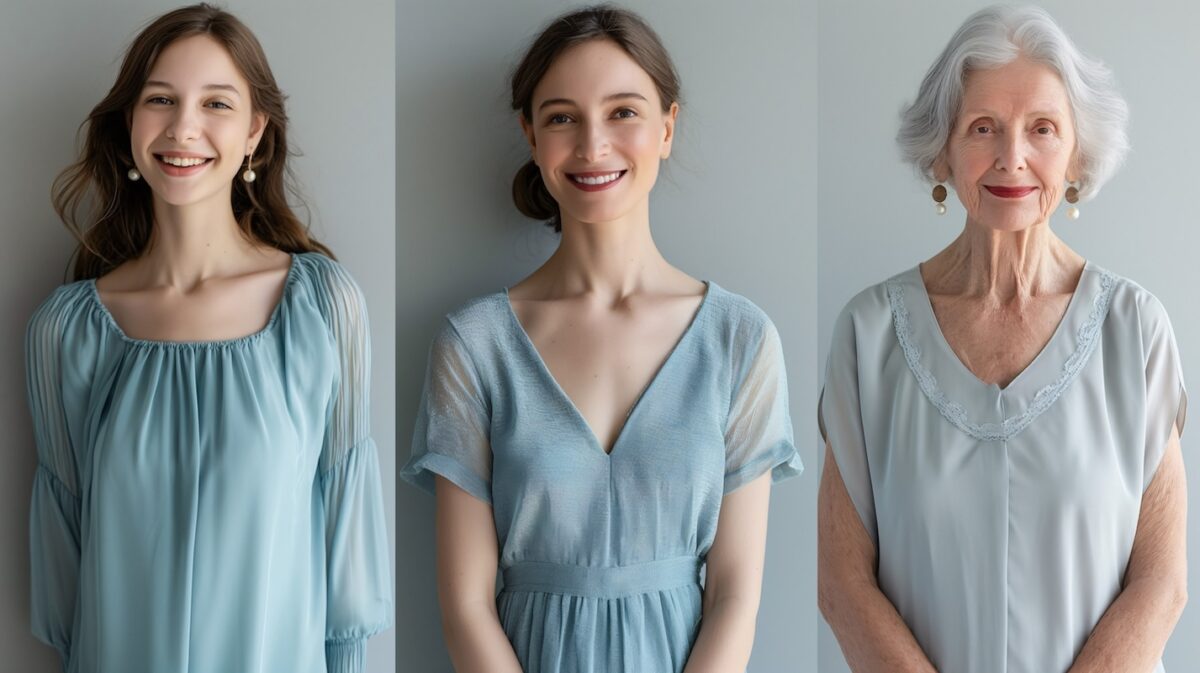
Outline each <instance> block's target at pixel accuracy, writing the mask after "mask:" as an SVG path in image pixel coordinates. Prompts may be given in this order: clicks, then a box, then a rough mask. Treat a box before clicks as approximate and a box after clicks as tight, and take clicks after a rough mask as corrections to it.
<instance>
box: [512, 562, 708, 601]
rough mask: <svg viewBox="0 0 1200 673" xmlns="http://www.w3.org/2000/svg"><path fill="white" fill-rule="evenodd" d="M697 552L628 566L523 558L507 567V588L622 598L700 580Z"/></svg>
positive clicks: (698, 582) (591, 596) (588, 596)
mask: <svg viewBox="0 0 1200 673" xmlns="http://www.w3.org/2000/svg"><path fill="white" fill-rule="evenodd" d="M701 563H702V561H701V560H700V559H699V558H698V557H695V556H680V557H678V558H672V559H665V560H662V561H651V562H649V563H638V564H636V565H627V566H576V565H566V564H561V563H540V562H537V561H523V562H520V563H514V564H513V565H511V566H509V567H507V568H505V569H504V571H503V573H504V590H505V591H532V592H539V593H548V594H567V595H571V596H584V597H587V598H621V597H624V596H633V595H636V594H646V593H651V592H655V591H663V590H666V589H676V588H679V587H684V586H689V585H697V586H698V585H699V584H700V565H701Z"/></svg>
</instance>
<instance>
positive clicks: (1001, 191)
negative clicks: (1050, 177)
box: [984, 185, 1037, 199]
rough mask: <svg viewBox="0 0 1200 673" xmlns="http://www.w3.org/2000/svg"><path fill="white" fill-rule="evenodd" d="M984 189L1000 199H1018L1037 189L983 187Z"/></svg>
mask: <svg viewBox="0 0 1200 673" xmlns="http://www.w3.org/2000/svg"><path fill="white" fill-rule="evenodd" d="M984 189H986V190H988V191H989V192H991V193H992V194H994V195H996V196H999V197H1000V198H1002V199H1019V198H1021V197H1022V196H1028V195H1030V194H1032V193H1034V192H1035V191H1037V187H1001V186H997V185H984Z"/></svg>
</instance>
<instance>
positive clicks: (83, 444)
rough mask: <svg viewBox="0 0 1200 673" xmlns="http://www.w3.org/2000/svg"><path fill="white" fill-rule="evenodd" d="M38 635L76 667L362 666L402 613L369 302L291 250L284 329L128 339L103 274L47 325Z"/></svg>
mask: <svg viewBox="0 0 1200 673" xmlns="http://www.w3.org/2000/svg"><path fill="white" fill-rule="evenodd" d="M26 344H27V345H26V357H27V368H28V392H29V400H30V406H31V409H32V413H33V421H34V432H35V437H36V442H37V455H38V467H37V474H36V476H35V481H34V491H33V503H32V512H31V520H30V541H31V552H32V573H33V577H32V587H33V590H32V598H33V605H32V623H33V631H34V634H35V635H36V636H37V637H38V638H40V639H41V640H44V641H45V642H47V643H48V644H50V645H52V646H53V647H55V648H56V649H57V650H58V651H59V652H60V653H61V655H62V659H63V670H64V671H66V672H67V673H162V672H164V671H170V672H172V673H230V672H234V671H236V672H238V673H325V672H327V671H328V672H329V673H357V672H359V671H362V670H363V661H364V652H365V639H366V638H367V637H368V636H370V635H371V634H373V633H376V632H378V631H380V630H382V629H384V628H386V627H387V626H388V625H390V623H391V620H392V599H391V580H390V574H389V573H390V569H389V563H388V542H387V532H386V525H385V520H384V512H383V501H382V491H381V488H380V477H379V467H378V461H377V457H376V448H375V444H374V442H373V441H372V440H371V438H370V436H369V426H368V419H367V413H368V404H367V392H368V385H369V383H368V382H369V373H370V348H369V345H368V337H367V316H366V310H365V304H364V303H363V298H362V295H361V293H360V292H359V290H358V288H357V286H356V285H355V284H354V282H353V280H351V278H350V276H349V275H348V274H347V273H346V272H345V270H344V269H342V267H340V266H339V265H338V264H337V263H336V262H333V261H332V260H330V259H329V258H327V257H324V256H321V255H317V254H300V255H294V256H293V257H292V265H291V269H290V270H289V272H288V275H287V280H286V282H285V286H284V290H283V294H282V297H281V299H280V302H279V304H278V305H277V306H276V308H275V310H274V312H273V314H272V316H271V318H270V320H269V323H268V324H267V326H266V327H265V328H264V329H263V330H261V331H260V332H257V333H255V334H253V335H250V336H247V337H244V338H241V339H233V340H228V341H211V342H195V343H186V342H162V341H143V340H138V339H132V338H129V337H127V336H126V335H125V334H124V333H123V332H122V331H121V330H120V328H119V327H118V326H117V323H116V322H115V320H114V319H113V318H112V315H111V314H110V313H109V312H108V311H107V310H106V309H105V307H104V306H103V304H102V303H101V302H100V298H99V295H98V294H97V292H96V287H95V282H94V281H91V280H87V281H80V282H76V283H72V284H70V285H65V286H63V287H60V288H59V289H58V290H56V291H55V292H54V294H53V295H52V296H51V297H50V298H49V299H48V300H47V301H46V302H45V303H43V304H42V306H41V307H40V308H39V309H38V310H37V311H36V313H35V314H34V316H33V318H32V319H31V321H30V323H29V328H28V333H27V342H26Z"/></svg>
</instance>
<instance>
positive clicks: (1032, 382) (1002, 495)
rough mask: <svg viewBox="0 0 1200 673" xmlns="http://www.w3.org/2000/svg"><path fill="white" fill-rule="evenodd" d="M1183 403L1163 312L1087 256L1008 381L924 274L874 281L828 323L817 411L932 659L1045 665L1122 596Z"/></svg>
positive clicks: (1009, 671)
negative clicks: (953, 337)
mask: <svg viewBox="0 0 1200 673" xmlns="http://www.w3.org/2000/svg"><path fill="white" fill-rule="evenodd" d="M1185 409H1186V393H1185V392H1184V386H1183V375H1182V369H1181V366H1180V362H1179V354H1178V351H1177V349H1176V345H1175V338H1174V335H1173V333H1172V331H1171V325H1170V321H1169V320H1168V318H1167V314H1166V312H1165V311H1164V309H1163V307H1162V305H1161V304H1160V303H1159V302H1158V300H1157V299H1156V298H1155V297H1154V296H1152V295H1151V294H1150V293H1149V292H1147V291H1146V290H1144V289H1143V288H1141V287H1139V286H1138V285H1137V284H1135V283H1133V282H1132V281H1129V280H1127V279H1124V278H1121V277H1119V276H1117V275H1115V274H1113V273H1111V272H1109V271H1106V270H1104V269H1102V268H1099V267H1098V266H1096V265H1094V264H1091V263H1088V264H1087V265H1086V266H1085V268H1084V271H1083V274H1082V275H1081V277H1080V279H1079V283H1078V286H1077V288H1076V290H1075V293H1074V295H1073V296H1072V298H1071V301H1070V303H1069V304H1068V307H1067V310H1066V312H1065V314H1064V315H1063V317H1062V320H1061V321H1060V323H1059V326H1058V328H1057V329H1056V331H1055V332H1054V335H1053V336H1052V337H1051V339H1050V341H1049V342H1048V343H1047V344H1046V346H1045V347H1044V348H1043V350H1042V351H1041V352H1040V353H1039V354H1038V356H1037V357H1036V358H1035V359H1034V361H1033V362H1032V363H1031V364H1030V365H1029V366H1028V367H1026V369H1025V370H1024V371H1022V372H1021V373H1020V374H1019V375H1018V376H1017V377H1016V378H1015V379H1014V380H1013V381H1012V382H1011V383H1010V384H1009V385H1008V386H1007V387H1005V388H1000V387H998V386H996V385H993V384H987V383H984V382H983V381H980V380H979V379H978V378H977V377H976V376H975V375H974V374H973V373H971V371H970V370H968V369H967V368H966V367H965V366H964V365H963V364H962V362H961V360H959V359H958V357H957V356H956V354H955V353H954V351H953V350H952V349H951V348H950V346H949V344H948V343H947V342H946V340H945V338H944V337H943V335H942V332H941V330H940V328H939V326H938V323H937V320H936V317H935V316H934V313H933V309H932V305H931V303H930V301H929V297H928V294H927V292H926V289H925V285H924V282H923V281H922V279H921V274H920V271H919V269H917V268H914V269H911V270H909V271H907V272H905V273H902V274H900V275H898V276H895V277H893V278H891V279H889V280H887V281H886V282H884V283H880V284H879V285H876V286H873V287H871V288H868V289H867V290H865V291H863V292H862V293H860V294H859V295H858V296H856V297H855V298H854V299H852V300H851V301H850V303H849V304H848V305H847V306H846V308H845V309H844V310H843V311H842V313H841V315H840V316H839V318H838V320H837V322H836V324H835V326H834V330H833V339H832V343H831V346H830V354H829V361H828V366H827V369H826V374H825V387H824V390H823V392H822V398H821V405H820V410H819V417H820V421H821V430H822V434H823V436H824V437H825V439H826V440H827V441H828V442H829V444H830V446H831V447H832V451H833V456H834V459H835V460H836V461H837V465H838V469H839V471H840V473H841V475H842V479H843V481H844V482H845V484H846V489H847V491H848V493H849V495H850V498H851V500H852V501H853V503H854V506H855V509H856V510H857V512H858V514H859V517H860V519H861V520H862V522H863V525H864V526H865V527H866V530H867V532H868V533H869V535H870V536H871V538H872V540H873V541H874V543H875V545H876V550H877V553H878V562H879V570H878V579H879V584H880V588H881V589H882V590H883V592H884V593H885V594H886V595H887V596H888V598H889V599H890V600H891V602H892V603H893V604H894V605H895V606H896V609H897V610H898V611H899V613H900V615H901V617H903V619H904V621H905V623H906V624H907V625H908V627H909V628H910V630H911V631H912V632H913V635H914V636H915V637H916V638H917V641H918V643H920V645H921V647H922V648H923V649H924V651H925V653H926V654H927V655H928V656H929V658H930V661H931V662H932V663H933V664H934V666H936V667H937V668H938V669H939V670H949V671H961V672H963V673H1033V672H1040V673H1045V672H1047V671H1065V670H1067V669H1068V668H1069V667H1070V665H1071V663H1072V662H1073V661H1074V659H1075V657H1076V656H1077V655H1078V653H1079V651H1080V650H1081V649H1082V647H1083V645H1084V643H1085V642H1086V640H1087V637H1088V635H1089V634H1090V633H1091V631H1092V629H1093V628H1094V627H1095V626H1096V624H1097V622H1098V621H1099V620H1100V617H1101V616H1102V615H1103V614H1104V611H1105V610H1106V609H1107V608H1108V606H1109V605H1110V604H1111V603H1112V601H1113V600H1114V599H1115V598H1116V596H1117V594H1118V593H1119V592H1120V590H1121V582H1122V578H1123V576H1124V573H1125V568H1126V566H1127V564H1128V561H1129V555H1130V552H1131V549H1132V545H1133V537H1134V533H1135V532H1136V528H1137V522H1138V516H1139V513H1140V508H1141V496H1142V493H1143V491H1144V490H1145V488H1146V487H1147V486H1148V485H1149V483H1150V480H1151V479H1152V478H1153V476H1154V473H1155V471H1156V469H1157V466H1158V463H1159V461H1160V460H1161V458H1162V455H1163V452H1164V449H1165V447H1166V444H1167V441H1168V439H1169V437H1170V433H1171V429H1172V426H1173V425H1178V427H1179V428H1180V430H1181V431H1182V427H1183V422H1184V416H1185ZM1158 670H1161V663H1160V664H1159V668H1158Z"/></svg>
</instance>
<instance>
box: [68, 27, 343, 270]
mask: <svg viewBox="0 0 1200 673" xmlns="http://www.w3.org/2000/svg"><path fill="white" fill-rule="evenodd" d="M194 35H206V36H208V37H210V38H212V39H214V40H216V41H217V42H218V43H219V44H221V45H222V46H223V47H224V48H225V50H226V51H227V52H229V56H230V57H231V58H232V59H233V62H234V64H235V65H236V66H237V68H238V70H239V71H240V72H241V74H242V76H243V77H245V78H246V82H247V83H248V84H249V85H250V101H251V105H252V108H253V110H254V111H255V112H261V113H263V114H264V115H266V118H267V126H266V130H265V131H264V132H263V136H262V139H261V141H260V142H259V144H258V146H257V147H256V148H255V151H254V171H255V173H256V174H257V179H256V180H255V181H254V183H253V184H252V185H251V184H247V183H246V182H244V181H243V180H241V179H240V178H238V177H235V178H234V180H233V198H232V202H233V203H232V205H233V214H234V217H235V218H237V222H238V227H239V228H240V229H241V231H242V234H243V235H245V236H246V237H247V238H249V239H250V240H252V241H256V242H259V243H263V244H266V245H270V246H272V247H274V248H278V249H279V250H282V251H284V252H321V253H324V254H326V255H329V256H330V257H332V256H333V255H332V253H331V252H330V250H329V249H328V248H327V247H325V246H324V245H322V244H321V243H319V242H318V241H317V240H316V239H314V238H312V237H311V236H310V235H309V233H308V227H307V226H306V225H305V224H304V223H303V222H301V221H300V219H299V218H298V217H297V216H296V214H295V212H293V210H292V206H291V205H290V204H289V202H288V196H289V195H293V196H294V197H295V198H297V199H298V198H299V196H298V194H297V192H296V190H295V189H294V187H293V185H294V180H293V178H292V174H291V169H290V168H289V167H288V165H287V158H288V154H289V151H288V144H287V121H288V119H287V112H286V111H285V109H284V101H285V99H286V97H285V96H284V95H283V92H282V91H280V90H279V86H278V85H277V84H276V83H275V75H274V74H272V73H271V67H270V66H269V65H268V64H267V57H266V54H264V53H263V49H262V45H260V44H259V43H258V39H257V38H255V37H254V34H253V33H251V32H250V29H249V28H247V27H246V26H245V24H243V23H242V22H241V21H239V20H238V19H237V18H236V17H235V16H233V15H232V14H230V13H228V12H226V11H224V10H221V9H219V8H217V7H213V6H212V5H209V4H199V5H191V6H189V7H182V8H180V9H176V10H174V11H171V12H168V13H166V14H164V15H162V16H160V17H159V18H157V19H155V20H154V21H153V22H152V23H151V24H150V25H149V26H147V27H146V28H145V29H144V30H143V31H142V32H141V33H139V34H138V36H137V37H136V38H134V40H133V42H132V43H131V44H130V45H129V49H128V50H127V51H126V52H125V59H124V61H123V62H122V63H121V71H120V73H119V74H118V75H117V81H116V82H115V83H114V84H113V86H112V89H111V90H109V92H108V95H107V96H105V97H104V100H102V101H100V103H99V104H97V105H96V107H94V108H93V109H92V112H91V114H89V115H88V117H87V119H86V120H85V121H84V122H83V124H82V125H81V126H80V131H81V132H83V131H84V130H85V129H86V140H85V141H84V145H83V150H82V152H81V153H80V157H79V160H78V161H76V162H75V163H74V164H72V165H71V166H69V167H67V169H66V170H64V171H63V172H62V173H60V174H59V176H58V177H57V178H56V179H55V180H54V186H53V187H52V189H51V194H52V199H53V202H54V209H55V211H57V212H58V216H59V217H60V218H62V221H63V223H64V224H66V226H67V229H69V230H70V231H71V233H72V234H73V235H74V236H75V238H76V240H77V241H79V246H78V247H77V248H76V250H75V279H76V280H79V279H83V278H96V277H98V276H102V275H104V274H105V273H107V272H109V271H111V270H112V269H114V268H116V267H117V266H119V265H120V264H122V263H123V262H125V261H127V260H130V259H134V258H136V257H139V256H140V255H141V254H142V253H144V252H145V251H146V247H147V246H148V245H149V243H150V235H151V233H152V231H153V227H154V208H153V198H152V194H151V191H150V188H149V187H148V186H146V184H145V181H136V182H135V181H132V180H129V179H128V178H127V177H126V172H127V171H128V170H129V169H130V168H131V167H133V156H132V152H131V150H130V143H131V141H130V135H129V120H130V118H131V117H130V115H131V111H132V109H133V106H134V104H135V103H136V101H137V99H138V97H139V96H140V94H141V91H142V88H143V86H145V83H146V80H147V79H148V78H149V76H150V71H151V69H152V68H153V67H154V63H155V61H156V60H158V56H159V54H160V53H162V50H163V49H165V48H166V47H167V45H169V44H171V43H172V42H175V41H176V40H179V39H182V38H185V37H192V36H194ZM81 212H82V213H83V215H82V216H81Z"/></svg>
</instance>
